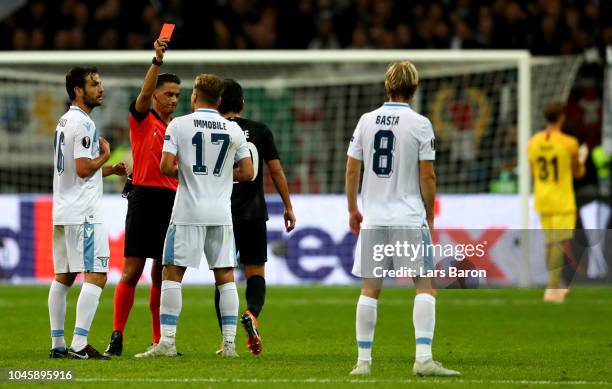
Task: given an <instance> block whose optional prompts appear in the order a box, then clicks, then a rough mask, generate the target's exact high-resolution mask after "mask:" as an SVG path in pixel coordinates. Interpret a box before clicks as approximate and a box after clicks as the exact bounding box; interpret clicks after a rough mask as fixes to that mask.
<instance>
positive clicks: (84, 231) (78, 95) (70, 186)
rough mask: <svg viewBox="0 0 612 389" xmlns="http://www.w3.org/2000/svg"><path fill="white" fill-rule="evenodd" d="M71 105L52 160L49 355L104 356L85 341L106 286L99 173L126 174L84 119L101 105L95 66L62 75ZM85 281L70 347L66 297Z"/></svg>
mask: <svg viewBox="0 0 612 389" xmlns="http://www.w3.org/2000/svg"><path fill="white" fill-rule="evenodd" d="M66 91H67V92H68V96H69V97H70V100H71V101H72V105H71V106H70V109H69V110H68V112H66V113H65V114H64V115H63V116H62V117H61V118H60V120H59V122H58V124H57V127H56V129H55V141H54V149H55V151H54V160H53V171H54V173H53V267H54V271H55V279H54V280H53V282H52V283H51V289H50V290H49V320H50V322H51V343H52V345H51V347H52V348H51V351H50V353H49V357H50V358H63V357H72V358H76V359H109V358H108V357H104V356H103V355H101V354H100V353H99V352H98V351H96V350H95V349H94V348H93V347H91V346H90V345H89V344H88V343H87V335H88V333H89V328H90V326H91V323H92V321H93V318H94V315H95V313H96V309H97V308H98V301H99V299H100V294H101V293H102V288H104V285H105V284H106V273H107V271H108V262H109V256H110V252H109V247H108V236H107V233H106V230H105V228H104V224H103V219H102V214H101V212H100V198H101V196H102V177H103V176H104V177H105V176H108V175H110V174H117V175H125V174H126V164H125V163H123V162H121V163H118V164H115V165H113V166H104V164H105V163H106V162H107V161H108V158H109V156H110V146H109V144H108V142H107V141H106V140H105V139H104V138H101V137H100V136H99V134H98V130H97V129H96V125H95V124H94V122H93V121H92V120H91V118H90V117H89V114H90V113H91V111H92V110H93V109H94V108H95V107H97V106H99V105H101V104H102V98H103V95H104V88H103V87H102V81H101V80H100V74H99V73H98V70H97V69H96V68H82V67H75V68H72V69H70V71H69V72H68V74H66ZM79 273H85V280H84V282H83V286H82V287H81V293H80V294H79V299H78V302H77V307H76V324H75V327H74V336H73V338H72V344H71V346H70V349H66V342H65V340H64V321H65V318H66V295H67V294H68V291H69V289H70V287H71V286H72V284H73V283H74V280H75V278H76V276H77V275H78V274H79Z"/></svg>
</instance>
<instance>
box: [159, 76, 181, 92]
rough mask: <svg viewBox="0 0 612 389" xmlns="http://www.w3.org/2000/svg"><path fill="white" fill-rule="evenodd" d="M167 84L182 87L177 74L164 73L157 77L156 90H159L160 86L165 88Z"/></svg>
mask: <svg viewBox="0 0 612 389" xmlns="http://www.w3.org/2000/svg"><path fill="white" fill-rule="evenodd" d="M167 82H170V83H173V84H178V85H181V79H180V78H179V77H178V76H177V75H176V74H172V73H162V74H160V75H159V76H157V84H155V88H156V89H157V88H159V87H160V86H163V85H164V84H165V83H167Z"/></svg>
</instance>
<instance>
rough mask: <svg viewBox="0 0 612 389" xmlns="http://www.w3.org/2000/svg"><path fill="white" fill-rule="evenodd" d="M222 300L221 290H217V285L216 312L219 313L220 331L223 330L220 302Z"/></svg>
mask: <svg viewBox="0 0 612 389" xmlns="http://www.w3.org/2000/svg"><path fill="white" fill-rule="evenodd" d="M220 300H221V293H219V289H217V285H215V311H217V321H218V322H219V329H220V330H221V329H222V327H221V310H220V309H219V301H220Z"/></svg>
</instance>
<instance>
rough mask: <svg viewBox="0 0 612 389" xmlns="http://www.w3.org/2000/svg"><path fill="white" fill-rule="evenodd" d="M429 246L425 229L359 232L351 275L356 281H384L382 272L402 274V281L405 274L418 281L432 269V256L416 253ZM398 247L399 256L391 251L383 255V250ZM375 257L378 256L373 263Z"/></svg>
mask: <svg viewBox="0 0 612 389" xmlns="http://www.w3.org/2000/svg"><path fill="white" fill-rule="evenodd" d="M431 242H432V241H431V233H430V231H429V228H428V227H427V226H423V227H420V228H419V227H395V226H393V227H390V226H370V227H367V228H362V229H361V232H360V233H359V237H358V238H357V244H356V246H355V261H354V263H353V269H352V273H353V275H355V276H356V277H363V278H386V277H387V276H386V275H382V274H383V273H382V272H383V271H387V270H396V271H403V272H404V274H406V275H405V276H406V277H408V274H411V275H410V276H409V277H418V276H419V275H422V274H425V273H426V272H427V271H428V270H433V268H434V266H433V256H432V255H431V254H430V253H429V252H427V251H422V250H420V247H423V250H425V247H427V246H428V245H431ZM398 243H400V244H401V247H400V249H399V252H398V250H395V249H394V250H390V251H389V252H387V253H384V247H385V246H393V247H394V248H395V247H396V245H397V244H398ZM404 245H405V246H406V247H407V249H405V248H404ZM376 247H378V250H377V249H376ZM412 248H414V250H416V251H413V249H412ZM406 250H407V251H406ZM375 254H378V255H379V257H378V258H376V259H375V258H374V255H375ZM406 254H408V255H406ZM381 257H382V258H381Z"/></svg>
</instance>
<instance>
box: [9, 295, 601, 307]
mask: <svg viewBox="0 0 612 389" xmlns="http://www.w3.org/2000/svg"><path fill="white" fill-rule="evenodd" d="M570 298H571V296H570ZM271 300H272V301H267V302H266V304H269V305H270V306H272V305H274V306H278V307H282V306H287V305H290V306H293V305H310V306H312V305H350V306H353V305H355V304H356V302H357V297H355V298H331V299H325V300H316V299H314V298H312V299H305V298H296V299H290V298H285V297H281V298H278V297H275V298H271ZM412 300H413V298H412V297H409V298H406V299H398V298H384V297H382V298H381V300H380V304H382V305H402V306H404V305H406V304H412ZM211 301H212V299H211V300H210V301H208V300H206V299H195V298H186V299H183V305H191V306H208V305H210V304H211ZM46 304H47V301H46V300H40V301H39V300H32V299H30V300H19V301H15V300H8V299H7V300H4V299H0V307H17V306H19V307H23V306H41V307H42V306H46ZM104 304H107V305H109V306H111V305H112V299H111V300H108V301H105V302H102V303H101V305H104ZM438 304H440V305H456V306H463V305H507V304H509V305H542V306H544V305H546V304H544V303H543V302H542V299H541V297H540V296H537V297H534V298H508V299H504V298H495V297H493V298H482V299H475V298H465V299H455V298H452V299H447V298H444V297H440V299H439V300H438ZM566 304H567V305H571V304H572V302H571V301H568V302H567V303H566ZM580 304H581V305H609V304H610V300H609V299H588V300H580ZM134 306H135V307H148V306H149V300H148V299H136V300H135V301H134ZM547 306H551V305H547Z"/></svg>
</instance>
